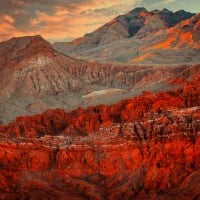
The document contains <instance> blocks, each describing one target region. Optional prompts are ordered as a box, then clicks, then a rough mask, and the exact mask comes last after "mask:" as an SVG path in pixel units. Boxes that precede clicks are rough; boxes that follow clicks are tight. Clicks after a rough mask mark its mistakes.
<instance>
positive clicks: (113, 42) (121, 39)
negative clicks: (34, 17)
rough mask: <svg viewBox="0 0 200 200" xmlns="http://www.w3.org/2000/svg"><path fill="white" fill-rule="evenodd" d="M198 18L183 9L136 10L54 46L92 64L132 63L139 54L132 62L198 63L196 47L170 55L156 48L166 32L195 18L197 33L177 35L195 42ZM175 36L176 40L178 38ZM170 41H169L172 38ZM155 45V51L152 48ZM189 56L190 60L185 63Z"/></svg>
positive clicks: (189, 46)
mask: <svg viewBox="0 0 200 200" xmlns="http://www.w3.org/2000/svg"><path fill="white" fill-rule="evenodd" d="M195 16H196V17H195ZM198 16H199V15H198V14H193V13H189V12H186V11H184V10H179V11H177V12H171V11H169V10H167V9H163V10H161V11H159V10H154V11H150V12H149V11H147V10H146V9H145V8H136V9H134V10H133V11H131V12H129V13H128V14H126V15H121V16H118V17H116V18H115V19H114V20H112V21H111V22H109V23H107V24H105V25H103V26H102V27H100V28H99V29H97V30H96V31H94V32H92V33H90V34H86V35H85V36H83V37H82V38H78V39H75V40H74V41H72V42H68V43H55V44H54V47H55V48H56V49H58V50H59V51H61V52H63V53H65V54H69V55H71V56H73V57H76V58H80V59H84V60H93V61H95V62H119V63H129V62H133V61H134V59H136V58H137V57H138V56H141V54H145V53H146V55H145V56H143V57H140V59H139V60H138V59H136V60H135V61H136V63H143V64H144V63H153V64H155V63H159V64H162V63H168V64H175V63H177V62H178V63H181V62H180V61H179V60H184V62H190V63H192V62H194V63H195V62H196V63H198V62H199V59H198V57H199V54H198V52H195V49H197V48H199V46H196V47H195V45H193V46H192V45H187V46H186V47H187V49H186V50H185V51H184V50H183V48H182V46H181V45H180V46H177V48H176V50H175V51H174V50H173V51H172V52H170V50H168V51H167V50H166V51H164V50H163V48H158V47H159V44H160V42H161V41H164V40H165V38H166V37H170V34H172V33H170V30H172V29H173V28H174V29H173V30H174V32H178V31H179V29H183V27H181V26H179V24H181V23H182V22H183V21H187V20H191V25H192V23H195V22H194V21H192V18H197V19H196V20H197V22H196V24H197V29H196V32H197V33H195V31H194V30H192V29H191V30H188V35H186V34H185V33H184V31H183V32H181V30H180V31H179V32H180V34H181V33H182V34H185V35H184V36H183V37H182V39H181V40H184V38H187V37H189V39H190V37H193V35H194V41H193V43H194V44H195V43H199V38H198V36H197V34H198V27H199V26H198V20H199V17H198ZM127 24H128V25H127ZM175 27H176V28H175ZM176 29H177V30H176ZM131 31H132V33H131ZM168 32H169V33H168ZM171 32H172V31H171ZM130 33H131V34H130ZM168 34H169V35H168ZM176 37H179V35H177V36H176ZM171 40H172V41H173V38H172V39H171ZM174 40H176V38H174ZM177 40H178V39H177ZM186 40H187V39H186ZM188 41H189V40H188ZM182 43H183V42H182ZM156 45H157V50H156V49H153V47H154V46H156ZM146 49H151V51H148V52H147V51H146ZM159 50H161V51H159ZM159 54H161V55H159ZM165 54H170V56H167V57H171V59H166V57H165ZM191 54H193V55H191ZM177 56H179V58H177ZM189 56H190V57H191V61H190V60H187V57H189Z"/></svg>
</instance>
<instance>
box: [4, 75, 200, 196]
mask: <svg viewBox="0 0 200 200" xmlns="http://www.w3.org/2000/svg"><path fill="white" fill-rule="evenodd" d="M178 82H180V80H179V81H178ZM174 84H177V80H176V81H174ZM199 86H200V73H196V75H195V76H194V77H193V79H192V80H190V81H184V84H183V87H182V88H181V89H180V88H179V89H177V90H174V91H171V92H158V93H157V94H153V93H150V92H144V93H143V95H141V96H138V97H135V98H132V99H126V100H122V101H120V102H118V103H116V104H112V105H110V106H106V105H98V106H91V107H88V108H87V109H83V108H77V109H76V110H73V111H68V112H66V111H64V110H62V109H56V110H47V111H45V112H44V113H42V114H37V115H33V116H24V117H23V116H21V117H17V118H16V119H15V120H14V121H13V122H11V123H9V124H7V125H2V126H0V132H1V134H0V148H1V153H0V163H1V175H0V182H1V195H0V198H1V199H38V198H40V199H41V198H45V199H199V197H200V185H199V177H200V176H199V175H200V174H199V167H200V159H199V158H200V148H199V145H200V144H199V142H200V137H199V136H200V123H199V122H200V114H199V113H200V112H199V109H200V87H199Z"/></svg>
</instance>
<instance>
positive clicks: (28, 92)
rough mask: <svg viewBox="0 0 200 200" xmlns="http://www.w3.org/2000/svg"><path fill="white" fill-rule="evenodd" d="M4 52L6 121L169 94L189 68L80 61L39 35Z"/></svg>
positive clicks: (0, 104)
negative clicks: (174, 81)
mask: <svg viewBox="0 0 200 200" xmlns="http://www.w3.org/2000/svg"><path fill="white" fill-rule="evenodd" d="M0 47H1V48H0V52H1V59H0V63H1V64H0V69H1V70H0V80H1V84H0V119H1V120H2V121H3V122H8V121H10V120H12V119H13V118H14V117H16V116H18V115H29V114H34V113H38V112H42V111H44V110H46V109H48V108H56V107H59V108H64V109H70V110H71V109H74V108H77V107H78V106H84V107H87V106H89V105H96V104H102V103H104V104H111V103H114V102H117V101H119V100H121V99H125V98H130V97H133V96H135V95H139V94H141V92H142V91H143V90H149V91H152V92H155V91H159V90H161V89H162V90H165V89H169V88H171V87H174V86H173V85H170V84H168V82H167V81H168V80H169V79H173V78H176V77H177V74H181V73H182V72H184V70H185V69H187V68H188V67H189V66H187V67H184V66H182V65H174V66H169V65H154V66H153V65H143V66H142V65H120V64H113V63H112V64H111V63H106V64H98V63H94V62H84V61H79V60H76V59H73V58H71V57H68V56H65V55H63V54H61V53H59V52H58V51H57V50H54V49H53V47H52V46H51V45H50V44H49V43H48V42H46V41H45V40H43V39H42V38H41V37H40V36H33V37H23V38H14V39H11V40H9V41H7V42H2V43H0ZM193 67H197V68H198V66H193ZM115 89H116V90H115ZM94 94H95V95H94Z"/></svg>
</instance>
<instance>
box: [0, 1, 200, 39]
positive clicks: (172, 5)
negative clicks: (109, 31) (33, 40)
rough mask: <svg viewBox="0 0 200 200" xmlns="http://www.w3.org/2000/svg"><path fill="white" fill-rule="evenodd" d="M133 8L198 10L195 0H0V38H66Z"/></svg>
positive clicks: (99, 24)
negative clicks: (37, 36) (25, 36)
mask: <svg viewBox="0 0 200 200" xmlns="http://www.w3.org/2000/svg"><path fill="white" fill-rule="evenodd" d="M135 7H145V8H147V9H148V10H154V9H163V8H167V9H169V10H173V11H177V10H180V9H184V10H186V11H190V12H195V13H197V12H200V2H199V0H0V41H4V40H8V39H10V38H12V37H19V36H24V35H41V36H42V37H43V38H45V39H46V40H48V41H50V42H52V43H53V42H55V41H58V42H59V41H70V40H72V39H73V38H77V37H81V36H83V35H84V34H86V33H89V32H92V31H94V30H95V29H97V28H99V27H100V26H102V25H103V24H105V23H107V22H109V21H110V20H112V19H113V18H114V17H116V16H118V15H120V14H126V13H127V12H129V11H131V10H133V9H134V8H135Z"/></svg>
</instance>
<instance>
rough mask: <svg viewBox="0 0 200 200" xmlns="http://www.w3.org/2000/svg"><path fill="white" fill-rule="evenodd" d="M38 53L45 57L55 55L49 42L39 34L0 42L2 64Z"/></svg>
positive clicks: (16, 61)
mask: <svg viewBox="0 0 200 200" xmlns="http://www.w3.org/2000/svg"><path fill="white" fill-rule="evenodd" d="M39 54H40V55H43V56H47V57H52V56H54V55H55V50H54V49H53V47H52V46H51V44H50V43H49V42H47V41H46V40H44V39H43V38H42V37H41V36H40V35H34V36H24V37H13V38H11V39H9V40H7V41H4V42H1V43H0V63H1V64H2V65H4V66H6V65H9V63H19V62H20V61H21V60H23V59H24V58H29V57H34V56H36V55H39Z"/></svg>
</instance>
